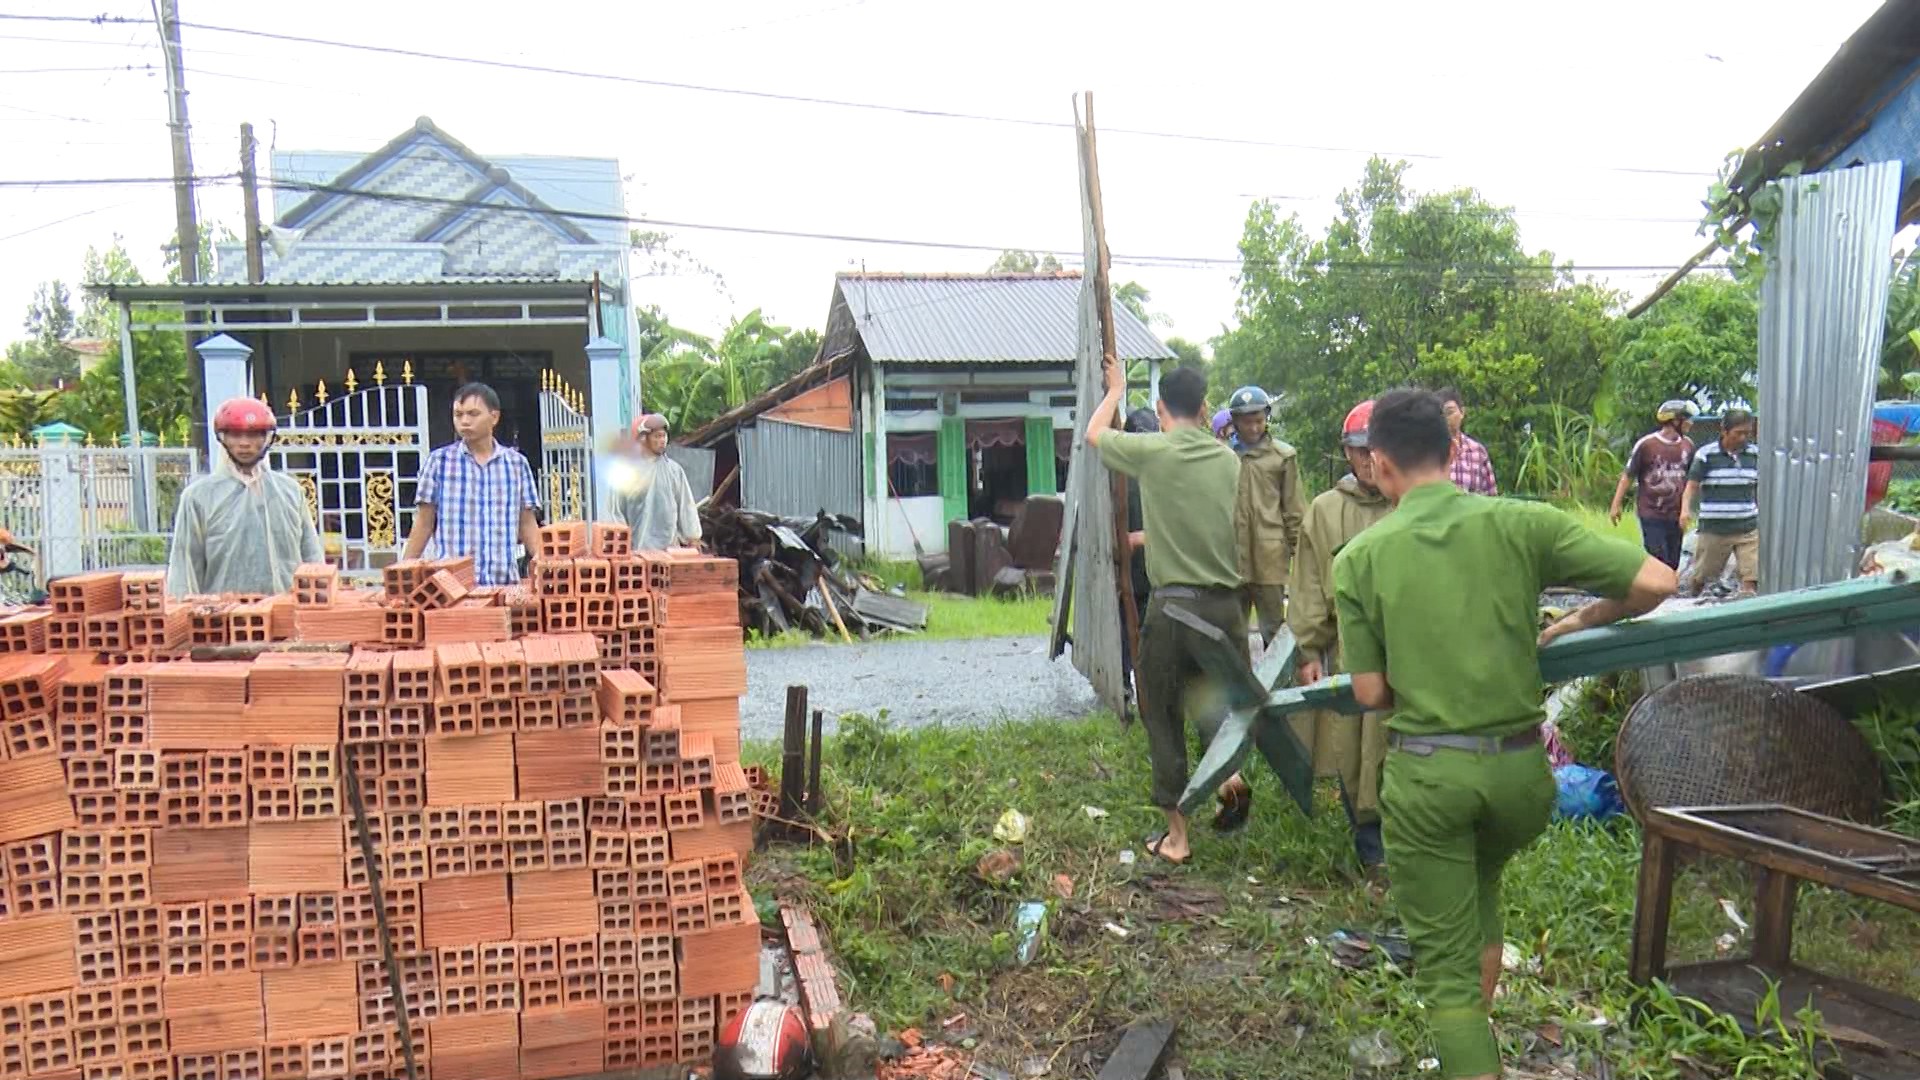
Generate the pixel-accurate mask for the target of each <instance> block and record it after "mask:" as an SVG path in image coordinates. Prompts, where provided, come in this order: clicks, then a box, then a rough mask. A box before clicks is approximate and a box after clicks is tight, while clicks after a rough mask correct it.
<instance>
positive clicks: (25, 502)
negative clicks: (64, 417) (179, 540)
mask: <svg viewBox="0 0 1920 1080" xmlns="http://www.w3.org/2000/svg"><path fill="white" fill-rule="evenodd" d="M198 471H199V455H198V454H197V453H195V452H194V451H193V450H190V449H181V448H177V447H176V448H169V447H152V446H149V447H140V448H137V449H129V448H106V447H92V446H78V445H73V444H71V443H63V444H53V445H47V446H37V447H27V446H23V445H20V444H18V443H16V444H15V445H13V446H11V447H0V528H5V529H6V530H7V531H8V532H10V533H12V534H13V536H14V539H15V540H16V541H17V542H19V543H21V544H23V545H25V546H27V547H30V548H32V549H33V550H34V551H35V552H36V555H35V557H34V559H33V569H34V573H33V576H32V577H31V578H30V579H29V578H26V577H22V576H19V575H6V576H5V579H4V581H0V584H4V585H9V586H23V585H44V584H45V583H46V581H47V579H48V578H49V577H58V576H60V575H63V574H77V573H82V572H85V571H88V570H99V569H106V568H112V567H123V566H142V565H150V566H153V565H162V564H164V563H165V562H166V561H167V550H168V542H169V540H170V538H171V533H172V531H173V519H174V516H175V514H176V513H177V512H178V510H179V506H180V492H181V491H182V490H183V489H185V488H186V486H187V484H188V483H189V482H190V481H191V480H192V479H193V477H194V475H195V474H196V473H197V472H198ZM4 591H6V592H7V593H8V594H9V595H12V594H15V593H18V592H20V591H21V590H20V589H18V588H11V589H7V590H4Z"/></svg>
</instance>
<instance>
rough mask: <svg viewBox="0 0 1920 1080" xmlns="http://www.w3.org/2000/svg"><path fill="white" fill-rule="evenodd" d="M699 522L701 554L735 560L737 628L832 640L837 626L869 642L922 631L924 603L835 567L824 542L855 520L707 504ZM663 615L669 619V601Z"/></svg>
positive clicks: (849, 529)
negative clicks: (877, 637)
mask: <svg viewBox="0 0 1920 1080" xmlns="http://www.w3.org/2000/svg"><path fill="white" fill-rule="evenodd" d="M700 525H701V530H702V532H703V533H704V534H705V535H704V538H703V539H704V541H705V544H706V546H707V548H708V549H709V550H711V551H712V552H713V553H714V554H715V555H720V556H723V557H726V558H730V559H736V560H738V561H739V563H740V583H739V604H740V623H741V625H742V626H745V627H746V628H748V629H750V630H755V631H758V632H759V633H760V634H762V635H764V636H769V637H770V636H772V635H775V634H783V633H786V632H787V631H789V630H802V631H805V632H806V633H808V634H810V635H812V636H814V637H839V636H840V635H841V632H842V629H843V628H844V630H845V632H846V634H847V636H849V637H859V638H869V637H873V636H875V635H878V634H887V633H918V632H920V631H922V630H925V629H926V628H927V608H926V605H925V604H920V603H916V602H914V601H912V600H908V599H906V598H905V597H901V596H895V595H891V594H889V593H887V592H885V591H883V590H881V589H879V588H878V587H877V586H876V584H875V583H873V582H871V581H869V580H867V579H865V578H862V577H860V576H859V575H856V574H853V573H851V572H849V571H848V570H847V568H846V567H844V566H842V565H841V556H840V554H839V553H838V552H836V551H834V550H833V549H832V548H831V547H829V546H828V538H829V535H830V534H831V533H832V532H833V531H836V530H837V531H839V532H842V533H845V534H847V535H849V536H855V537H858V536H860V535H861V528H860V523H859V522H857V521H854V520H853V519H851V518H848V517H845V516H843V515H839V514H829V513H826V512H825V511H822V512H821V513H819V514H817V515H815V516H814V517H813V518H812V519H811V520H809V519H807V518H789V517H780V516H778V515H775V514H768V513H762V512H761V511H758V510H744V509H735V508H732V507H713V506H707V507H703V508H701V511H700ZM668 610H669V615H668V620H669V622H671V619H672V615H671V610H672V603H671V602H669V604H668Z"/></svg>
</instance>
